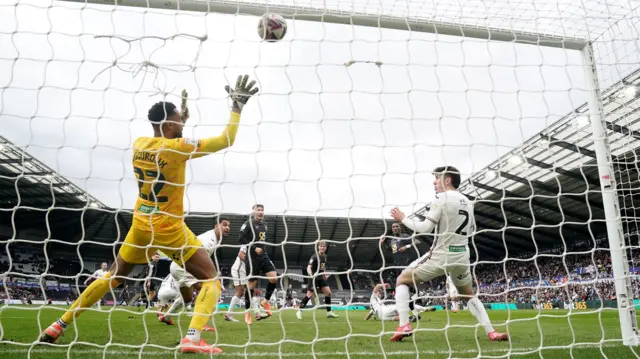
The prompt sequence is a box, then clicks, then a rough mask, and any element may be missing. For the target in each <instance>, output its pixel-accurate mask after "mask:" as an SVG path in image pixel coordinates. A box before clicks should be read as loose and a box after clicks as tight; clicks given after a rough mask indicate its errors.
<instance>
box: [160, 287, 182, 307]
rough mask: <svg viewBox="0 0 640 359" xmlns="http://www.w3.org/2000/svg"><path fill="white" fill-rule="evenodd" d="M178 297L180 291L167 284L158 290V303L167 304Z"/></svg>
mask: <svg viewBox="0 0 640 359" xmlns="http://www.w3.org/2000/svg"><path fill="white" fill-rule="evenodd" d="M179 297H180V292H178V291H175V290H173V288H171V287H169V286H163V287H160V290H159V291H158V305H161V306H162V305H165V304H169V303H170V302H171V301H174V300H176V299H178V298H179Z"/></svg>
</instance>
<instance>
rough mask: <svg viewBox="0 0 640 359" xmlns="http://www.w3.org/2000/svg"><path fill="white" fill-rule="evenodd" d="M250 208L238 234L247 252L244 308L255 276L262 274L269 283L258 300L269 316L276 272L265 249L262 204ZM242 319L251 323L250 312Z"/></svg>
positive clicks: (252, 291)
mask: <svg viewBox="0 0 640 359" xmlns="http://www.w3.org/2000/svg"><path fill="white" fill-rule="evenodd" d="M251 209H252V215H251V218H249V219H248V220H247V221H246V222H244V224H243V225H242V227H241V228H240V234H239V235H238V241H239V242H240V244H241V245H244V246H246V251H247V254H248V255H247V256H246V257H245V258H246V263H245V268H247V269H248V272H249V279H248V285H247V287H248V288H249V290H248V291H246V292H245V293H244V295H245V299H244V300H245V308H246V309H249V308H250V306H251V300H252V298H253V296H254V293H255V288H256V283H257V282H258V278H256V276H259V275H264V276H266V277H267V279H268V280H269V283H268V284H267V290H266V293H265V295H264V300H262V301H261V302H260V305H261V306H262V307H263V308H264V310H265V312H266V313H267V315H268V316H271V314H272V313H271V305H270V304H269V300H270V299H271V296H272V295H273V291H274V289H276V277H277V276H278V273H277V272H276V267H275V266H274V265H273V262H272V261H271V259H269V255H268V254H267V251H266V245H265V243H266V241H267V224H266V223H265V222H264V221H263V219H264V205H261V204H256V205H254V206H253V207H252V208H251ZM258 314H260V313H258ZM244 320H245V322H246V323H247V324H251V313H249V312H248V311H247V312H246V313H245V317H244Z"/></svg>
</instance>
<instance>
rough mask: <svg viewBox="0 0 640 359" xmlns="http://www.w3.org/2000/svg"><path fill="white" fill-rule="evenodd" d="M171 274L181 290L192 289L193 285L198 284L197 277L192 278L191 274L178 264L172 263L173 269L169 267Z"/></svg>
mask: <svg viewBox="0 0 640 359" xmlns="http://www.w3.org/2000/svg"><path fill="white" fill-rule="evenodd" d="M169 272H170V273H171V276H172V277H173V279H174V280H175V281H176V282H178V285H180V288H185V287H187V288H188V287H191V286H192V285H194V284H196V283H198V280H197V279H196V277H194V276H192V275H191V274H190V273H189V272H187V271H186V270H185V269H184V268H182V267H180V266H179V265H178V264H177V263H176V262H172V263H171V267H169Z"/></svg>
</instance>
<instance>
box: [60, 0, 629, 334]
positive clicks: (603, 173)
mask: <svg viewBox="0 0 640 359" xmlns="http://www.w3.org/2000/svg"><path fill="white" fill-rule="evenodd" d="M65 1H72V2H83V3H84V2H86V3H95V4H102V5H109V4H110V5H117V6H133V7H143V8H156V9H163V10H181V11H196V12H211V13H220V14H231V15H254V16H262V15H263V14H265V13H268V12H275V13H279V14H282V15H283V16H284V17H285V18H289V19H295V20H301V21H321V22H325V23H333V24H344V25H354V26H367V27H376V28H385V29H395V30H407V31H415V32H426V33H433V34H439V35H449V36H457V37H466V38H473V39H482V40H488V41H502V42H512V43H517V44H526V45H535V46H543V47H555V48H563V49H567V50H575V51H580V53H581V57H582V62H583V67H584V76H585V81H586V87H587V89H588V92H589V96H588V97H589V101H588V109H589V117H590V120H591V121H590V123H591V129H592V132H593V140H594V144H595V146H594V148H595V153H596V158H597V166H598V172H599V177H600V186H601V190H602V200H603V205H604V209H605V216H606V218H605V220H606V225H607V234H608V240H609V246H610V250H611V259H612V265H613V274H614V279H615V289H616V297H617V301H618V312H619V316H620V328H621V331H622V339H623V343H624V344H625V345H640V336H639V331H638V324H637V321H636V313H635V305H634V302H633V291H632V287H631V278H630V276H629V268H628V265H627V263H629V262H628V260H627V255H626V246H625V243H624V236H623V233H622V221H621V218H620V208H619V205H618V203H617V197H616V185H615V175H614V171H613V166H612V160H611V156H610V153H609V148H608V147H607V133H606V131H605V127H604V124H603V121H604V120H605V117H604V113H603V105H602V97H601V95H600V86H599V81H598V75H597V67H596V62H595V59H594V55H593V48H592V44H591V42H590V41H589V40H587V39H581V38H576V37H562V36H557V35H552V34H544V33H540V34H537V33H531V32H524V31H515V30H508V29H500V28H490V27H481V26H467V25H464V24H456V23H452V22H444V21H429V20H426V19H420V18H414V17H411V16H407V17H395V16H388V15H373V14H367V13H356V12H348V11H335V10H327V9H318V8H310V7H300V6H295V7H291V6H282V5H269V6H265V5H261V4H252V3H243V2H227V1H198V0H186V1H165V0H111V1H110V0H106V1H105V0H88V1H86V0H65Z"/></svg>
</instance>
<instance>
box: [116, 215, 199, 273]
mask: <svg viewBox="0 0 640 359" xmlns="http://www.w3.org/2000/svg"><path fill="white" fill-rule="evenodd" d="M200 247H202V242H200V240H199V239H198V238H197V237H196V235H195V234H193V232H191V230H190V229H189V227H187V226H186V225H184V226H183V227H182V228H181V229H178V230H176V231H174V232H169V233H158V232H157V231H155V232H151V231H146V230H143V229H140V228H138V227H136V226H135V225H132V226H131V228H130V229H129V233H127V238H125V240H124V243H123V244H122V247H120V251H119V252H118V253H119V254H120V257H122V259H124V260H125V261H126V262H127V263H132V264H144V263H147V262H149V261H150V260H151V257H152V256H153V254H154V253H155V252H156V251H158V250H160V251H162V253H164V254H166V255H167V256H169V258H171V259H172V260H173V261H174V262H176V263H178V265H180V266H182V265H183V263H185V262H186V261H188V260H189V258H191V256H193V254H194V253H195V252H196V251H197V250H198V248H200Z"/></svg>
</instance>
